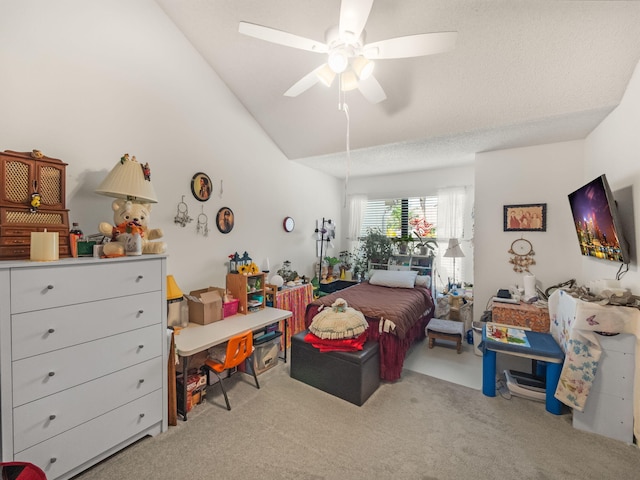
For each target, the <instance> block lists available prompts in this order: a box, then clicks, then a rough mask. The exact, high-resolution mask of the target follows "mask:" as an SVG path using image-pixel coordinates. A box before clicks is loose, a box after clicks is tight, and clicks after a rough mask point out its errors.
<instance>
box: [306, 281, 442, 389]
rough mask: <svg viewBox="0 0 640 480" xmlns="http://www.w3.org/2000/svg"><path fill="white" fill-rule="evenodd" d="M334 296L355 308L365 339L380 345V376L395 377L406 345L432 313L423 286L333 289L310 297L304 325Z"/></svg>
mask: <svg viewBox="0 0 640 480" xmlns="http://www.w3.org/2000/svg"><path fill="white" fill-rule="evenodd" d="M337 298H344V299H345V300H347V302H348V303H349V306H350V307H352V308H354V309H356V310H359V311H360V312H362V314H363V315H364V316H365V318H366V319H367V322H368V323H369V328H368V329H367V341H370V342H378V344H379V346H380V378H381V379H382V380H387V381H395V380H398V379H399V378H400V376H401V374H402V366H403V363H404V358H405V355H406V353H407V351H408V350H409V347H411V345H412V344H413V343H414V342H415V341H417V340H420V339H422V338H424V336H425V333H424V329H425V327H426V325H427V323H428V322H429V319H430V318H431V316H432V312H433V301H432V299H431V294H430V292H429V290H428V289H427V288H424V287H415V288H390V287H381V286H377V285H370V284H368V283H360V284H358V285H355V286H353V287H349V288H347V289H344V290H340V291H337V292H334V293H332V294H330V295H327V296H325V297H321V298H318V299H316V300H314V301H313V302H312V303H310V304H309V305H308V306H307V314H306V316H305V326H306V327H307V328H308V327H309V325H310V324H311V321H312V320H313V317H314V316H315V315H316V314H317V313H318V310H319V309H320V308H321V307H322V308H327V307H328V306H330V305H331V304H332V303H333V302H334V301H335V300H336V299H337Z"/></svg>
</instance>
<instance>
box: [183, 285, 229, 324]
mask: <svg viewBox="0 0 640 480" xmlns="http://www.w3.org/2000/svg"><path fill="white" fill-rule="evenodd" d="M224 293H225V289H224V288H218V287H208V288H203V289H200V290H193V291H191V292H190V293H189V295H187V300H188V301H189V321H190V322H193V323H198V324H200V325H208V324H210V323H213V322H217V321H219V320H222V319H223V318H224V317H223V314H222V298H223V295H224Z"/></svg>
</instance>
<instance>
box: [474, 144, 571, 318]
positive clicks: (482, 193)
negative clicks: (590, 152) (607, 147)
mask: <svg viewBox="0 0 640 480" xmlns="http://www.w3.org/2000/svg"><path fill="white" fill-rule="evenodd" d="M583 149H584V141H582V140H580V141H573V142H563V143H555V144H549V145H540V146H535V147H527V148H517V149H510V150H501V151H494V152H487V153H481V154H478V155H476V173H475V179H476V181H475V192H476V200H475V206H476V208H475V213H476V214H475V268H474V272H475V280H476V282H475V286H474V318H475V319H476V320H478V319H479V317H480V315H481V314H482V312H483V310H485V308H486V306H487V302H488V301H489V300H490V299H491V297H492V296H493V295H495V293H496V292H497V290H498V289H499V288H507V287H508V286H510V285H514V284H517V285H520V286H522V285H523V280H522V276H523V274H522V273H516V272H514V270H513V265H511V264H510V263H509V259H510V258H511V255H510V254H509V253H508V250H509V248H510V247H511V243H512V242H513V241H514V240H515V239H517V238H520V237H523V238H525V239H527V240H529V241H530V242H531V243H532V244H533V248H534V251H535V256H534V259H535V261H536V264H535V265H533V266H531V267H530V270H531V273H532V274H534V275H535V276H536V279H537V281H538V284H539V286H540V287H541V288H542V289H543V290H544V289H546V288H548V287H550V286H552V285H554V284H557V283H559V282H563V281H566V280H568V279H570V278H576V277H578V276H579V274H580V250H579V247H578V240H577V237H576V233H575V229H574V228H573V220H572V217H571V210H570V207H569V201H568V199H567V195H568V194H569V193H570V192H572V191H573V190H575V188H577V187H576V182H577V183H578V185H577V186H580V185H581V184H582V183H581V182H582V178H583V167H582V159H583ZM531 203H546V204H547V229H546V232H504V231H503V206H504V205H518V204H531Z"/></svg>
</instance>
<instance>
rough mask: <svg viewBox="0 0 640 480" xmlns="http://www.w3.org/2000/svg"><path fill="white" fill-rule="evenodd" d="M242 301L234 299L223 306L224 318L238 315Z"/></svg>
mask: <svg viewBox="0 0 640 480" xmlns="http://www.w3.org/2000/svg"><path fill="white" fill-rule="evenodd" d="M239 302H240V300H238V299H237V298H234V299H233V300H230V301H228V302H224V303H223V304H222V318H227V317H231V316H233V315H235V314H236V313H238V303H239Z"/></svg>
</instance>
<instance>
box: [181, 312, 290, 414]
mask: <svg viewBox="0 0 640 480" xmlns="http://www.w3.org/2000/svg"><path fill="white" fill-rule="evenodd" d="M291 315H292V313H291V312H290V311H288V310H280V309H279V308H271V307H267V308H263V309H262V310H259V311H257V312H253V313H248V314H246V315H242V314H237V315H233V316H231V317H229V318H225V319H224V320H220V321H217V322H213V323H210V324H209V325H199V324H197V323H189V325H187V327H186V328H183V329H181V330H180V334H179V335H174V341H175V347H176V353H177V355H178V356H179V357H180V358H181V360H182V372H183V373H182V375H183V381H182V388H183V390H182V405H181V407H182V412H178V413H180V414H181V415H182V418H183V419H184V420H185V421H186V420H187V383H188V382H187V372H188V370H189V357H190V356H192V355H195V354H196V353H200V352H203V351H205V350H207V349H208V348H211V347H213V346H215V345H219V344H221V343H224V342H226V341H227V340H229V339H230V338H231V337H233V336H235V335H238V334H240V333H243V332H246V331H247V330H251V331H256V330H260V329H261V328H264V327H266V326H267V325H272V324H274V323H278V322H280V321H283V320H284V321H285V322H284V326H285V338H286V329H287V320H288V319H289V318H290V317H291ZM284 360H285V362H286V361H287V357H286V350H285V358H284Z"/></svg>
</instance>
